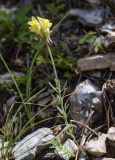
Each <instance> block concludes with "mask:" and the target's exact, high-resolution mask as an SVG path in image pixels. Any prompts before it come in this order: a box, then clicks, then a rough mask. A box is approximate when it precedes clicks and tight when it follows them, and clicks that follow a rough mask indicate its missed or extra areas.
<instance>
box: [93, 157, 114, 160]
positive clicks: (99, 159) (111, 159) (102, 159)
mask: <svg viewBox="0 0 115 160" xmlns="http://www.w3.org/2000/svg"><path fill="white" fill-rule="evenodd" d="M95 160H115V158H106V157H104V158H95Z"/></svg>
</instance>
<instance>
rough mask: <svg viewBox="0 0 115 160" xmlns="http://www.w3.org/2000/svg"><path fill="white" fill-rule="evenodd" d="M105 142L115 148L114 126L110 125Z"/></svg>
mask: <svg viewBox="0 0 115 160" xmlns="http://www.w3.org/2000/svg"><path fill="white" fill-rule="evenodd" d="M107 143H108V144H109V146H112V147H114V148H115V127H111V128H109V130H108V133H107Z"/></svg>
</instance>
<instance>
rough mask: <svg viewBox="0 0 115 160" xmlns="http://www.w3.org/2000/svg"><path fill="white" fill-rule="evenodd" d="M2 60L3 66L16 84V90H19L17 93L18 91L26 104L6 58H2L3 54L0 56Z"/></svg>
mask: <svg viewBox="0 0 115 160" xmlns="http://www.w3.org/2000/svg"><path fill="white" fill-rule="evenodd" d="M0 59H1V60H2V62H3V64H4V65H5V67H6V69H7V71H8V72H9V74H10V76H11V78H12V81H13V82H14V84H15V87H16V89H17V91H18V94H19V96H20V98H21V100H22V102H24V99H23V96H22V94H21V91H20V89H19V87H18V85H17V82H16V80H15V79H14V77H13V75H12V72H11V71H10V69H9V67H8V65H7V64H6V62H5V60H4V58H3V57H2V55H1V54H0Z"/></svg>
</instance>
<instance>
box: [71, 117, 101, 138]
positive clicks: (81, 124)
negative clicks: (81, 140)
mask: <svg viewBox="0 0 115 160" xmlns="http://www.w3.org/2000/svg"><path fill="white" fill-rule="evenodd" d="M70 121H71V122H72V123H76V124H78V125H80V126H82V127H85V128H87V129H88V130H90V131H91V132H93V133H94V134H95V135H96V136H99V135H98V133H97V132H95V131H94V130H93V129H91V128H90V127H88V126H86V125H85V124H83V123H81V122H79V121H75V120H70Z"/></svg>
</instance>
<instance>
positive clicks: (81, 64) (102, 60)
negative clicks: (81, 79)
mask: <svg viewBox="0 0 115 160" xmlns="http://www.w3.org/2000/svg"><path fill="white" fill-rule="evenodd" d="M114 61H115V59H114ZM110 63H111V54H103V55H94V56H89V57H85V58H81V59H79V60H78V61H77V66H78V69H79V70H80V71H90V70H96V69H106V68H110V66H111V65H110ZM111 67H112V66H111Z"/></svg>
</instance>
